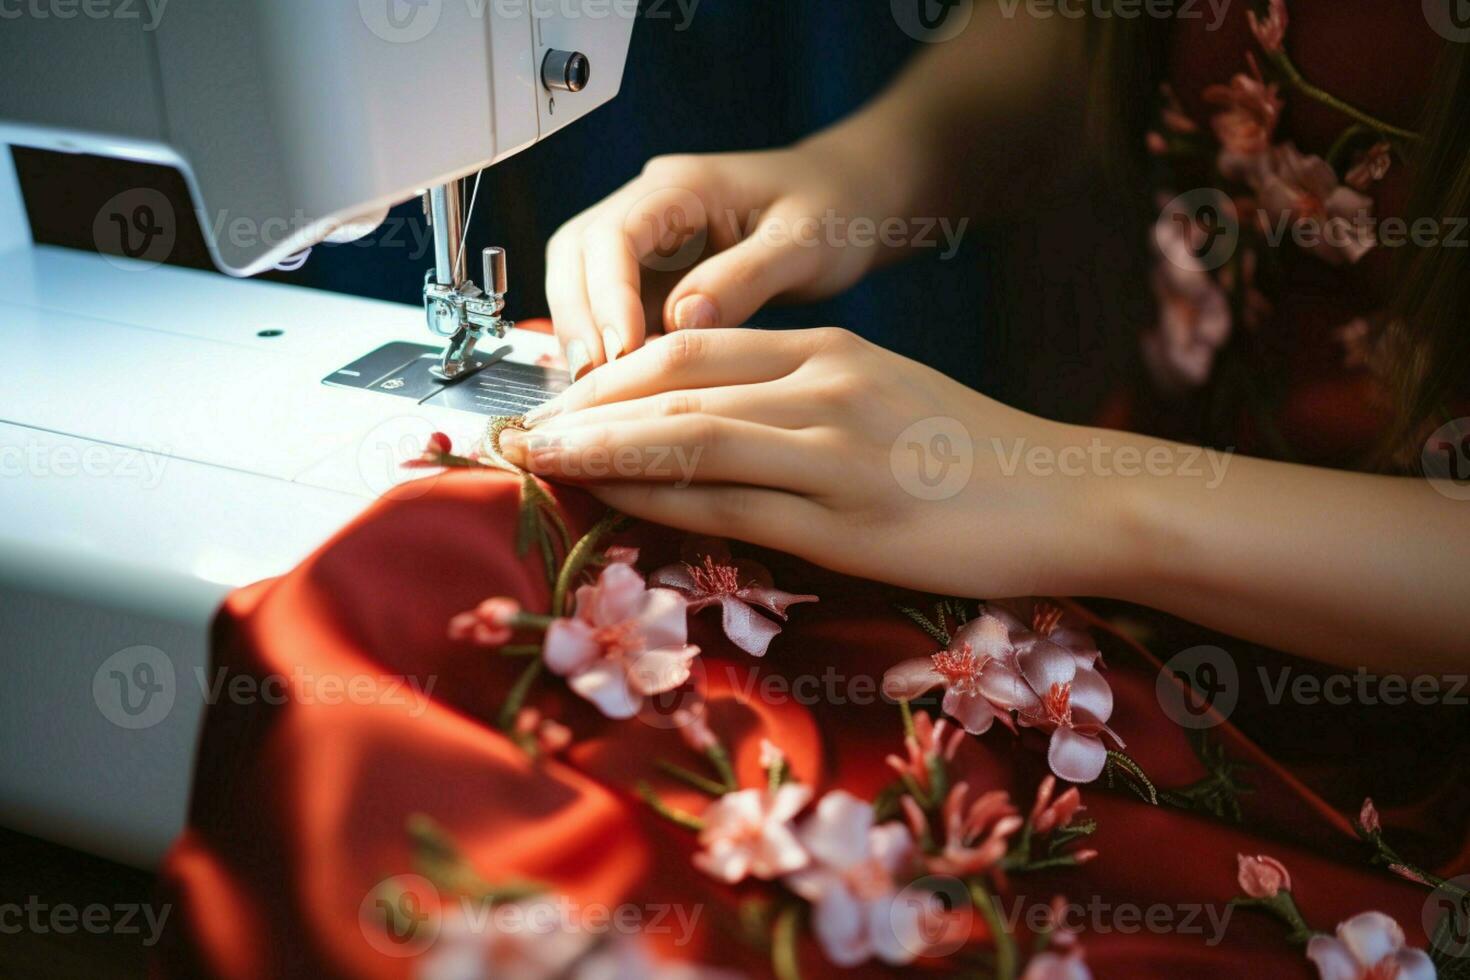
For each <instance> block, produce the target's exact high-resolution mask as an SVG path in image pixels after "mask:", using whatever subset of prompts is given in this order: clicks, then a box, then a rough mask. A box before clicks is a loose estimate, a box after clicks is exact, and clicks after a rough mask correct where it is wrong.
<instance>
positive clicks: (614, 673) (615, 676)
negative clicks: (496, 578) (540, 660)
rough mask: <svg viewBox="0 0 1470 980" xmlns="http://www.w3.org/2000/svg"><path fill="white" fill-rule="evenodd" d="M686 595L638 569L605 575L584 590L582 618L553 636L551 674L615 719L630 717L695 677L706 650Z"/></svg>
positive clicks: (615, 568)
mask: <svg viewBox="0 0 1470 980" xmlns="http://www.w3.org/2000/svg"><path fill="white" fill-rule="evenodd" d="M686 606H687V604H686V603H685V601H684V597H683V596H681V595H679V594H678V593H677V592H674V591H672V590H669V589H650V588H648V587H647V586H646V585H645V584H644V582H643V577H642V576H640V575H639V574H638V573H637V572H636V571H634V570H633V568H632V566H630V565H624V564H622V563H617V564H613V565H609V566H607V567H606V568H604V569H603V570H602V574H601V576H599V578H598V580H597V584H596V585H584V586H582V587H581V588H579V589H577V606H576V609H577V611H576V615H575V616H574V617H572V618H569V619H568V618H563V619H557V620H555V621H553V622H552V624H551V626H550V627H548V628H547V630H546V646H545V648H544V649H543V651H542V655H543V656H544V657H545V660H546V666H548V667H549V668H551V671H552V673H554V674H556V675H558V676H560V677H565V678H566V679H567V685H568V686H569V687H571V689H572V690H573V691H575V692H577V694H579V695H581V696H582V697H584V698H586V699H587V700H588V701H591V702H592V703H593V704H595V705H597V708H598V710H600V711H601V712H602V713H603V714H604V715H606V716H607V717H609V718H618V719H622V718H631V717H633V716H634V715H636V714H637V713H638V709H639V708H640V707H641V706H642V705H643V699H644V698H645V697H649V696H651V695H655V694H663V693H664V692H666V691H672V690H673V689H674V688H676V687H679V686H680V685H682V684H683V683H684V682H685V681H686V680H688V679H689V664H690V662H691V661H692V660H693V659H694V658H695V657H697V656H698V655H699V647H696V646H691V645H690V644H688V643H687V642H685V641H686V640H687V639H688V623H687V618H686Z"/></svg>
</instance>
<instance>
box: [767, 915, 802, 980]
mask: <svg viewBox="0 0 1470 980" xmlns="http://www.w3.org/2000/svg"><path fill="white" fill-rule="evenodd" d="M801 913H802V910H801V906H800V905H788V906H786V907H785V908H784V909H782V910H781V912H780V913H779V914H778V915H777V916H776V925H775V928H774V930H773V931H772V934H771V972H772V973H774V974H775V975H776V980H801V966H800V964H799V962H798V960H797V953H796V940H797V936H798V935H800V932H801Z"/></svg>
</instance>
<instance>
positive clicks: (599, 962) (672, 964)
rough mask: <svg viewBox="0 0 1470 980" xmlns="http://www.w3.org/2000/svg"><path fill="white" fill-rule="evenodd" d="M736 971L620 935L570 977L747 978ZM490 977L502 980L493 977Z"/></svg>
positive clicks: (584, 979) (579, 979) (599, 979)
mask: <svg viewBox="0 0 1470 980" xmlns="http://www.w3.org/2000/svg"><path fill="white" fill-rule="evenodd" d="M743 978H744V974H742V973H737V972H735V971H733V970H718V969H714V968H713V967H707V966H701V965H698V964H694V963H683V962H678V961H675V960H665V959H659V958H657V957H655V956H654V955H653V952H652V950H651V949H650V948H649V944H647V943H645V942H642V941H640V940H638V939H634V938H632V937H631V936H617V937H615V938H614V939H613V940H612V941H611V942H608V943H605V944H603V946H602V948H600V949H598V950H596V951H594V952H593V953H591V954H589V955H588V956H587V957H586V958H585V959H583V960H582V961H581V962H579V963H578V964H577V966H576V969H575V970H573V971H572V973H571V974H569V975H568V977H567V980H743ZM487 980H500V978H498V977H490V978H487Z"/></svg>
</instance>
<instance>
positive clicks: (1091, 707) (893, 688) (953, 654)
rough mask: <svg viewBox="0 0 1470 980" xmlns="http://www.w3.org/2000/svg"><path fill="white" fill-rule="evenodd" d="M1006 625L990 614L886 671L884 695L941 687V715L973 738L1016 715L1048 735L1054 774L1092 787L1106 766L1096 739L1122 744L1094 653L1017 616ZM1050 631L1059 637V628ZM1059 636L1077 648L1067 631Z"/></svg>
mask: <svg viewBox="0 0 1470 980" xmlns="http://www.w3.org/2000/svg"><path fill="white" fill-rule="evenodd" d="M1007 615H1008V614H1007ZM1008 619H1009V620H1010V622H1012V623H1014V624H1015V625H1016V626H1018V627H1021V628H1020V629H1017V630H1016V631H1015V632H1014V633H1013V632H1012V631H1011V629H1009V628H1008V627H1007V623H1006V622H1005V621H1003V620H1001V619H1000V618H998V617H997V616H996V615H994V614H993V613H991V612H987V613H986V614H985V615H983V616H980V617H979V618H977V619H973V620H971V621H970V622H968V623H966V624H965V625H964V626H962V627H960V628H959V629H958V630H956V631H955V634H954V637H953V641H952V642H951V644H950V646H949V648H948V649H946V650H942V651H940V652H939V653H937V654H934V655H933V656H932V657H920V658H916V659H914V660H906V661H904V662H902V663H900V664H897V665H895V666H894V667H892V668H890V669H889V670H888V671H887V673H885V674H884V675H883V693H884V694H886V695H887V696H888V697H890V698H893V699H895V700H903V701H909V700H913V699H914V698H916V697H920V696H922V695H923V694H925V693H927V692H928V691H931V690H933V689H934V688H936V687H940V686H942V687H944V689H945V690H944V700H943V702H942V706H943V709H944V713H945V714H947V715H949V716H950V717H952V718H954V719H955V720H957V721H958V722H959V723H960V724H961V725H963V726H964V728H965V730H966V731H968V732H970V733H971V734H973V735H982V734H984V733H985V732H986V731H988V730H989V729H990V726H991V724H992V723H993V722H994V721H995V720H996V719H997V718H998V719H1000V720H1001V722H1002V723H1003V724H1006V725H1012V722H1011V719H1010V712H1013V711H1014V712H1015V713H1016V721H1017V722H1019V723H1020V724H1021V725H1022V726H1026V727H1032V728H1040V729H1043V730H1045V731H1047V732H1050V733H1051V746H1050V749H1049V750H1048V752H1047V761H1048V762H1049V763H1050V765H1051V769H1052V772H1054V773H1056V774H1057V775H1058V776H1060V777H1061V778H1062V779H1065V780H1068V781H1070V782H1074V783H1090V782H1092V781H1093V780H1094V779H1096V778H1097V777H1098V776H1099V775H1101V774H1102V770H1103V765H1104V764H1105V763H1106V762H1107V749H1106V748H1104V746H1103V743H1102V740H1101V738H1100V737H1099V736H1100V735H1102V734H1107V735H1108V736H1109V737H1111V738H1112V739H1113V741H1115V742H1117V743H1118V744H1119V745H1121V744H1122V742H1121V740H1120V739H1118V737H1117V735H1115V734H1113V732H1112V731H1111V730H1110V729H1108V727H1107V721H1108V718H1110V717H1111V716H1112V713H1113V691H1112V688H1110V687H1109V686H1108V683H1107V681H1105V680H1103V678H1102V675H1101V674H1099V673H1098V672H1097V671H1096V670H1095V669H1094V666H1093V665H1094V663H1095V662H1096V660H1097V650H1096V649H1095V648H1092V649H1079V648H1078V647H1074V646H1063V645H1061V643H1058V642H1056V641H1055V640H1053V639H1051V638H1048V637H1042V636H1040V635H1039V634H1037V633H1036V632H1034V631H1032V630H1029V629H1026V628H1024V625H1023V624H1021V623H1020V622H1019V621H1017V620H1016V619H1015V618H1014V616H1009V615H1008ZM1058 622H1060V619H1058ZM1052 630H1053V635H1056V633H1057V628H1056V627H1055V626H1053V627H1052ZM1084 635H1085V634H1084ZM1059 638H1060V639H1061V640H1062V641H1063V642H1065V643H1068V644H1073V643H1080V642H1081V641H1080V640H1078V638H1077V637H1076V636H1075V635H1074V634H1073V633H1070V632H1063V633H1061V635H1060V637H1059ZM1087 645H1088V646H1090V645H1091V641H1090V639H1089V640H1088V641H1087ZM1012 727H1014V726H1012Z"/></svg>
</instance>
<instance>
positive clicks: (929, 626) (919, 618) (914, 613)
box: [897, 606, 949, 647]
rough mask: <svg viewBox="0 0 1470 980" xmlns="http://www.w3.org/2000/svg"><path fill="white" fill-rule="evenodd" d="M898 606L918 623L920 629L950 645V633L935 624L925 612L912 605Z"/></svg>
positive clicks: (899, 609)
mask: <svg viewBox="0 0 1470 980" xmlns="http://www.w3.org/2000/svg"><path fill="white" fill-rule="evenodd" d="M897 608H898V611H899V612H901V613H903V614H904V615H905V616H907V617H908V618H909V619H912V620H913V621H914V622H915V623H916V624H917V625H918V627H919V629H921V630H923V631H924V632H925V633H928V634H929V635H930V636H932V637H933V638H934V639H935V640H937V641H938V642H939V643H941V644H943V645H944V646H946V647H947V646H949V634H948V633H946V632H945V631H944V630H942V629H940V628H939V627H938V626H935V625H934V624H933V623H931V622H929V617H927V616H925V615H924V614H923V613H921V612H919V610H917V609H914V608H913V607H911V606H898V607H897Z"/></svg>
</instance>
